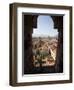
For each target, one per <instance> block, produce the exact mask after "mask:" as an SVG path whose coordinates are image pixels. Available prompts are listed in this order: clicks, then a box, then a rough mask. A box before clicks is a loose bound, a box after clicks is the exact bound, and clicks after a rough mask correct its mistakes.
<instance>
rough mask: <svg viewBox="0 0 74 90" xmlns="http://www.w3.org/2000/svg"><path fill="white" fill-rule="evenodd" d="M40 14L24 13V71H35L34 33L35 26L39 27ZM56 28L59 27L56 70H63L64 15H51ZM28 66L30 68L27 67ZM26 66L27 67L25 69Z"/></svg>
mask: <svg viewBox="0 0 74 90" xmlns="http://www.w3.org/2000/svg"><path fill="white" fill-rule="evenodd" d="M38 16H39V15H24V51H25V52H24V53H25V54H24V59H25V62H26V64H25V62H24V64H25V65H24V73H27V74H28V73H33V62H32V61H33V57H32V56H33V54H32V33H33V28H37V19H38ZM51 18H52V20H53V22H54V28H57V29H58V32H59V35H58V50H57V57H56V65H55V67H54V70H55V72H58V73H59V72H63V16H51ZM28 47H29V48H28ZM26 67H28V68H26ZM25 68H26V69H25Z"/></svg>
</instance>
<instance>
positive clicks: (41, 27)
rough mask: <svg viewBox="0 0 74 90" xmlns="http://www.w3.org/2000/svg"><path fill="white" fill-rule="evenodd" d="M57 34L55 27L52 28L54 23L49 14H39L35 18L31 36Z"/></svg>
mask: <svg viewBox="0 0 74 90" xmlns="http://www.w3.org/2000/svg"><path fill="white" fill-rule="evenodd" d="M56 35H58V31H57V29H54V23H53V20H52V18H51V17H50V16H48V15H39V16H38V19H37V28H36V29H35V28H34V29H33V34H32V36H33V37H41V36H45V37H46V36H52V37H54V36H56Z"/></svg>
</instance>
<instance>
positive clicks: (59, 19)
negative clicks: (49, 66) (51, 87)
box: [52, 16, 63, 73]
mask: <svg viewBox="0 0 74 90" xmlns="http://www.w3.org/2000/svg"><path fill="white" fill-rule="evenodd" d="M52 19H53V21H54V28H57V29H58V49H57V56H56V65H55V72H57V73H60V72H63V16H52Z"/></svg>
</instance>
